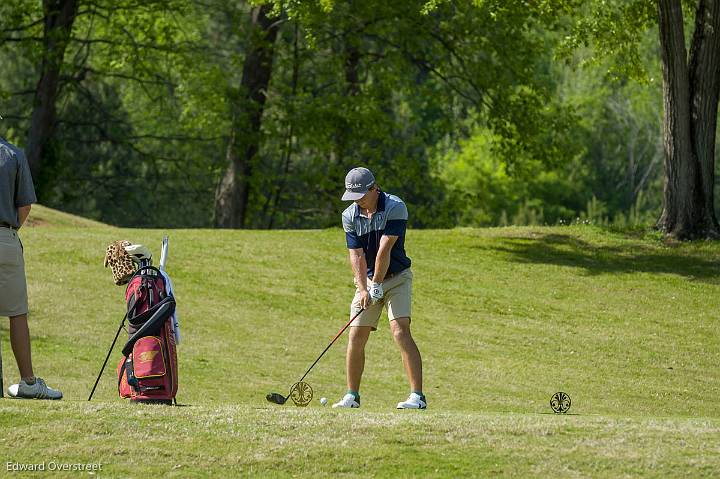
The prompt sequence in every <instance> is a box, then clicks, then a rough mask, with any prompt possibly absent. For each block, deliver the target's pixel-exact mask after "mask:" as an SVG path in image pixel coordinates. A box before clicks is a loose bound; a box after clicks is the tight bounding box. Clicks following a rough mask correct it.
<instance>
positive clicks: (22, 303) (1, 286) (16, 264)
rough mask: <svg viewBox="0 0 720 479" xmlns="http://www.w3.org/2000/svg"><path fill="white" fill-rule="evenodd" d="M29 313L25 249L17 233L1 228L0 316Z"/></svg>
mask: <svg viewBox="0 0 720 479" xmlns="http://www.w3.org/2000/svg"><path fill="white" fill-rule="evenodd" d="M27 312H28V300H27V282H26V281H25V260H24V258H23V247H22V243H20V237H19V236H18V233H17V231H15V230H13V229H10V228H4V227H0V316H19V315H21V314H26V313H27Z"/></svg>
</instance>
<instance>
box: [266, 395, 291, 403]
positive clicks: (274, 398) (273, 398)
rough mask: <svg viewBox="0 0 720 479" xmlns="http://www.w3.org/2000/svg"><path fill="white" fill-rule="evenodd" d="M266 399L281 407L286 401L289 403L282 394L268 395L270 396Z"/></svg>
mask: <svg viewBox="0 0 720 479" xmlns="http://www.w3.org/2000/svg"><path fill="white" fill-rule="evenodd" d="M265 399H267V400H268V401H270V402H271V403H274V404H280V405H283V404H285V401H287V398H286V397H285V396H283V395H282V394H280V393H268V395H267V396H265Z"/></svg>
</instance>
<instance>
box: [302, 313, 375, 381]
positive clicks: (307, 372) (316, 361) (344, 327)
mask: <svg viewBox="0 0 720 479" xmlns="http://www.w3.org/2000/svg"><path fill="white" fill-rule="evenodd" d="M363 311H365V309H364V308H363V309H361V310H360V311H358V313H357V314H356V315H355V316H353V317H352V318H350V321H348V322H347V324H346V325H345V326H343V327H342V329H341V330H340V331H338V333H337V334H336V335H335V337H334V338H333V339H332V341H330V344H328V345H327V347H326V348H325V350H324V351H323V352H322V353H320V356H318V358H317V359H316V360H315V362H314V363H312V366H310V367H309V368H308V370H307V371H305V374H303V377H301V378H300V381H298V382H302V380H303V379H305V376H307V375H308V374H309V373H310V371H311V370H312V368H314V367H315V365H316V364H317V363H318V361H320V359H321V358H322V357H323V356H324V355H325V353H326V352H327V351H328V349H330V346H332V345H333V344H334V343H335V341H337V338H339V337H340V335H341V334H342V333H344V332H345V330H346V329H347V328H348V326H350V324H351V323H352V322H353V321H355V319H356V318H357V317H358V316H360V315H361V314H362V312H363Z"/></svg>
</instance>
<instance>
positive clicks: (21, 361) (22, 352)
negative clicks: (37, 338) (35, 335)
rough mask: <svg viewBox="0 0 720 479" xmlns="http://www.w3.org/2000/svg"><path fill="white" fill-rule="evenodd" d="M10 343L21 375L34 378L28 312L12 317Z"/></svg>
mask: <svg viewBox="0 0 720 479" xmlns="http://www.w3.org/2000/svg"><path fill="white" fill-rule="evenodd" d="M10 344H11V346H12V350H13V354H15V361H16V362H17V365H18V369H20V377H22V378H23V379H26V378H32V377H33V376H34V375H33V368H32V357H31V354H30V329H29V328H28V322H27V314H21V315H19V316H12V317H10Z"/></svg>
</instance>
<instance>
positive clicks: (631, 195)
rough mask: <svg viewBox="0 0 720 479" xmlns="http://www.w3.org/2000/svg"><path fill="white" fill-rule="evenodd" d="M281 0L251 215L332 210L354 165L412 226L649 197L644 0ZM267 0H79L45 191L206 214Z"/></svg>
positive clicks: (15, 42)
mask: <svg viewBox="0 0 720 479" xmlns="http://www.w3.org/2000/svg"><path fill="white" fill-rule="evenodd" d="M272 3H273V5H274V8H275V13H276V14H277V15H278V17H277V18H278V20H277V21H278V22H280V25H281V29H280V34H279V37H278V40H277V42H276V45H275V54H274V59H273V74H272V79H271V83H270V88H269V89H268V91H267V92H265V93H266V95H267V101H266V104H265V112H264V116H263V119H262V129H261V132H260V135H258V136H257V137H254V138H251V140H253V141H254V142H256V143H257V144H258V151H259V153H258V154H257V155H256V157H255V159H254V165H253V172H254V173H253V174H252V177H251V178H249V183H250V188H251V189H250V202H249V226H250V227H254V228H278V227H281V228H297V227H301V228H305V227H327V226H333V225H336V224H337V221H338V213H339V211H340V210H341V209H342V208H343V207H344V205H343V204H342V203H341V202H340V201H339V199H338V197H339V196H340V192H341V190H342V178H343V177H344V174H345V172H346V171H347V169H349V168H351V167H352V166H356V165H358V164H362V165H365V166H368V167H370V168H371V169H373V171H375V172H376V174H377V176H378V179H379V181H380V184H381V186H382V187H383V188H384V189H386V190H387V191H391V192H393V193H396V194H398V195H400V196H401V197H402V198H403V199H405V201H406V202H407V203H408V205H409V207H410V210H411V222H412V225H413V226H415V227H432V226H435V227H445V226H456V225H504V224H535V223H539V224H545V223H547V224H555V223H556V222H560V221H563V222H572V221H575V220H576V219H577V218H580V217H582V215H583V214H585V213H587V211H586V210H587V202H588V201H591V200H592V198H595V199H596V200H597V201H598V202H599V203H601V204H602V205H604V208H605V210H604V215H605V216H606V217H607V220H608V222H613V221H615V218H616V217H617V218H621V217H623V218H647V217H650V216H652V214H654V213H653V212H655V211H656V210H657V208H658V205H659V203H660V200H659V198H660V194H661V175H660V173H661V162H659V161H658V158H659V157H658V149H657V145H658V141H659V138H660V136H659V134H660V130H659V126H658V125H659V119H658V115H659V113H658V112H659V108H660V103H659V102H660V97H659V95H660V92H659V81H658V80H657V78H658V77H659V71H658V68H659V67H658V62H657V58H656V57H657V54H656V51H655V47H654V45H655V43H656V41H655V39H654V36H653V35H655V34H654V33H653V32H652V30H648V28H647V27H648V26H649V25H650V23H652V18H653V15H654V14H653V6H652V5H651V4H652V2H647V1H644V2H643V1H639V0H638V1H632V2H619V1H608V2H599V1H598V2H584V1H579V0H577V1H575V0H573V1H571V0H567V1H561V0H545V1H539V2H526V1H519V0H518V1H495V0H492V1H491V0H486V1H479V0H477V1H476V0H463V1H459V2H449V1H446V0H433V1H427V0H424V1H420V0H418V1H406V2H381V1H375V0H373V1H364V2H360V1H350V2H337V1H331V0H327V1H304V0H283V1H276V2H272ZM259 4H260V2H252V3H246V2H236V3H232V2H225V1H221V0H209V1H208V0H205V1H198V0H172V1H170V2H164V1H150V2H140V3H138V2H136V1H135V0H121V1H116V2H110V1H104V0H103V1H99V2H93V3H92V4H86V5H84V6H83V8H81V13H80V15H79V16H78V18H77V20H76V23H75V27H74V31H73V36H72V37H73V40H72V41H71V43H70V46H69V47H68V51H67V53H66V55H65V64H64V66H63V79H64V80H63V83H62V87H61V94H60V100H59V102H58V115H59V118H60V121H59V124H58V126H57V128H56V131H55V138H54V139H53V143H52V148H51V149H50V151H51V155H50V157H49V158H48V159H47V162H46V164H47V168H46V169H45V171H44V172H43V177H42V178H39V179H36V180H38V187H39V193H40V197H41V201H42V202H45V203H47V204H50V205H54V206H57V207H62V208H63V209H65V210H68V211H74V212H78V213H82V214H83V215H87V216H90V217H93V218H98V219H102V220H103V221H107V222H111V223H115V224H121V225H162V226H210V225H211V224H212V212H213V209H214V205H213V203H214V194H215V188H216V185H217V182H218V180H219V178H220V176H221V174H222V172H223V171H224V170H225V168H226V166H227V163H226V161H227V160H226V148H227V144H228V135H229V132H230V123H231V122H230V119H231V111H230V105H233V104H237V103H238V100H237V99H238V98H243V92H241V91H239V85H240V83H241V78H242V74H243V72H242V69H243V62H244V56H245V47H246V45H247V41H248V36H247V35H248V25H249V12H250V8H251V6H252V5H259ZM23 5H24V2H18V1H17V0H12V1H8V2H3V4H2V6H0V9H2V10H0V12H2V15H0V26H1V27H2V28H1V30H2V33H0V34H1V35H3V37H2V38H3V39H4V40H3V43H2V45H3V48H2V49H0V61H1V62H2V64H3V65H4V68H5V69H6V71H8V72H12V74H7V75H4V76H3V77H1V78H0V101H1V102H2V103H1V105H2V106H1V110H2V111H0V114H2V115H3V116H4V117H5V118H6V120H5V121H4V122H3V123H2V126H3V132H1V133H2V134H4V135H5V136H6V137H8V138H9V139H10V140H13V141H15V142H16V143H18V144H19V145H20V146H23V145H24V140H25V136H26V134H27V131H28V128H29V120H30V114H31V111H32V99H33V91H34V88H35V84H36V82H37V69H38V67H39V64H40V56H39V55H40V54H41V49H40V48H38V46H39V39H40V37H41V35H42V24H41V21H40V20H41V14H42V12H41V9H40V5H39V2H36V3H33V4H32V7H31V8H23ZM8 39H11V40H8ZM584 45H592V46H593V47H594V49H592V50H591V49H589V48H586V47H584ZM557 58H561V59H565V60H566V63H567V64H562V63H560V62H558V61H557V60H556V59H557ZM620 66H622V68H619V67H620ZM608 72H609V73H608ZM638 77H642V78H644V83H643V84H638V83H635V82H633V81H631V80H632V79H634V78H638ZM640 197H642V198H643V201H642V203H641V204H642V211H638V212H636V213H633V212H632V210H633V208H636V207H637V205H638V204H640V203H639V202H638V198H640ZM178 200H180V201H179V202H178ZM178 204H182V208H178ZM618 221H620V220H618Z"/></svg>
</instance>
